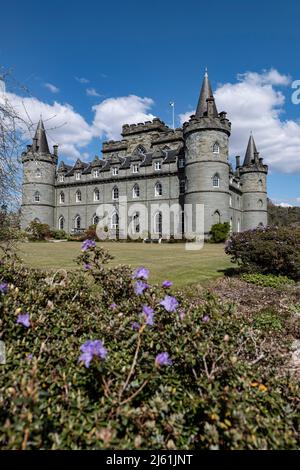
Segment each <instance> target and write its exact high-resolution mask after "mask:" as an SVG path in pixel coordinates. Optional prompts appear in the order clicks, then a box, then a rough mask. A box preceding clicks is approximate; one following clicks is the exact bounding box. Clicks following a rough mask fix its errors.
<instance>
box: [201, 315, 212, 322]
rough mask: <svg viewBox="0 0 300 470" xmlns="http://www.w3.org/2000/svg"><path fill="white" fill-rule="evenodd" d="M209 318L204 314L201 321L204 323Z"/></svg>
mask: <svg viewBox="0 0 300 470" xmlns="http://www.w3.org/2000/svg"><path fill="white" fill-rule="evenodd" d="M209 320H210V318H209V316H208V315H204V317H203V318H202V321H203V323H206V322H208V321H209Z"/></svg>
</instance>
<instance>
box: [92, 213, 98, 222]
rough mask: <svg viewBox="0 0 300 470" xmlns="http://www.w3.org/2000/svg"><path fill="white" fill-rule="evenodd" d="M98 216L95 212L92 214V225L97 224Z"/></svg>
mask: <svg viewBox="0 0 300 470" xmlns="http://www.w3.org/2000/svg"><path fill="white" fill-rule="evenodd" d="M99 220H100V219H99V217H98V215H97V214H94V215H93V218H92V225H97V224H98V223H99Z"/></svg>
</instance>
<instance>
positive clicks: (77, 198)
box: [75, 190, 81, 202]
mask: <svg viewBox="0 0 300 470" xmlns="http://www.w3.org/2000/svg"><path fill="white" fill-rule="evenodd" d="M75 200H76V202H81V191H79V190H78V191H76V194H75Z"/></svg>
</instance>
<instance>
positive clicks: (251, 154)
mask: <svg viewBox="0 0 300 470" xmlns="http://www.w3.org/2000/svg"><path fill="white" fill-rule="evenodd" d="M256 153H258V152H257V148H256V145H255V141H254V137H253V135H252V132H251V134H250V137H249V141H248V145H247V150H246V154H245V159H244V164H243V166H247V165H251V163H252V161H253V160H254V158H255V154H256Z"/></svg>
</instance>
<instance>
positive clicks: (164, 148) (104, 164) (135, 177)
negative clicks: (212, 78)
mask: <svg viewBox="0 0 300 470" xmlns="http://www.w3.org/2000/svg"><path fill="white" fill-rule="evenodd" d="M230 133H231V123H230V122H229V120H228V119H227V117H226V113H225V112H220V113H219V112H218V111H217V107H216V103H215V100H214V96H213V93H212V89H211V85H210V82H209V79H208V75H207V73H205V75H204V79H203V83H202V88H201V92H200V97H199V101H198V105H197V109H196V113H195V115H193V116H191V118H190V120H189V121H188V122H185V123H184V124H183V127H182V128H177V129H175V130H173V129H171V128H169V127H168V126H167V125H165V123H164V122H162V121H161V120H160V119H158V118H156V119H153V121H148V122H145V123H138V124H132V125H128V124H125V125H123V127H122V140H120V141H108V142H104V143H103V147H102V155H103V157H102V158H99V157H97V156H96V157H95V158H94V160H93V161H91V162H90V163H85V162H82V161H81V160H80V159H78V160H77V161H76V163H75V164H74V165H73V166H70V165H67V164H65V163H64V162H63V161H61V162H60V164H59V165H58V154H57V153H58V152H57V146H56V145H55V146H54V147H53V151H52V152H50V150H49V146H48V142H47V136H46V132H45V129H44V125H43V122H42V120H40V122H39V124H38V126H37V130H36V134H35V137H34V139H33V143H32V145H28V146H27V150H26V151H25V152H23V153H22V163H23V197H22V227H23V228H26V227H27V226H28V225H29V223H30V222H31V221H32V220H38V221H40V222H42V223H46V224H48V225H49V226H50V227H51V228H55V229H63V230H65V231H66V232H68V233H72V232H78V231H82V230H83V229H86V228H88V227H89V226H90V225H93V224H97V223H98V222H99V212H98V211H97V208H99V206H100V207H101V206H102V205H104V204H111V205H112V207H113V208H114V210H113V212H112V213H111V214H110V219H109V220H108V222H107V223H108V225H110V227H109V228H111V229H112V230H116V229H117V228H118V226H119V224H120V222H121V221H120V214H121V211H120V204H119V201H120V200H122V199H123V198H124V197H125V196H126V197H127V203H128V208H129V219H131V220H132V224H133V225H132V227H133V232H134V233H136V234H138V235H139V234H140V236H144V234H142V233H140V224H139V216H140V212H139V211H136V210H135V212H134V213H132V211H131V212H130V207H131V206H132V207H135V208H136V207H137V206H136V204H137V203H139V204H140V206H141V210H143V209H142V208H143V207H144V208H145V207H146V208H147V209H148V211H147V215H146V217H147V219H148V220H147V222H148V227H149V231H150V236H153V237H164V233H163V224H164V221H163V220H162V212H160V210H159V205H160V204H166V205H167V206H171V205H172V204H179V205H180V207H182V208H183V207H184V204H190V205H192V206H193V207H195V208H196V207H197V204H203V205H204V232H205V235H206V236H208V235H209V232H210V228H211V226H212V225H213V224H215V223H218V222H228V223H229V224H230V226H231V230H232V231H233V232H239V231H243V230H246V229H251V228H255V227H257V226H259V225H267V186H266V183H267V181H266V180H267V173H268V167H267V166H266V165H265V164H264V163H263V159H262V158H261V157H260V156H259V153H258V151H257V149H256V145H255V142H254V138H253V136H252V134H251V135H250V138H249V142H248V146H247V150H246V154H245V158H244V160H243V162H242V163H241V161H240V157H236V168H235V170H233V168H232V166H231V165H230V163H229V161H228V155H229V138H230ZM133 205H134V206H133ZM153 207H154V208H156V209H155V210H154V211H153ZM184 231H185V227H184V219H182V220H180V221H179V222H178V221H177V222H175V221H173V222H172V223H171V234H173V235H175V236H176V234H178V233H180V232H183V233H184Z"/></svg>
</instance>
